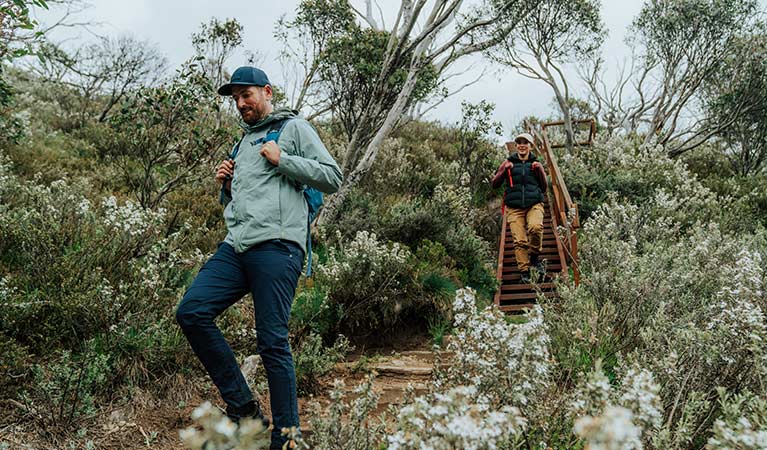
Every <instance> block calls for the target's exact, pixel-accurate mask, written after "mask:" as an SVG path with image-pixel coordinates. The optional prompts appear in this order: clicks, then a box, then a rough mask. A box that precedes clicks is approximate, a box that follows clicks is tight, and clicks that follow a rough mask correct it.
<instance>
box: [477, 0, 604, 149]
mask: <svg viewBox="0 0 767 450" xmlns="http://www.w3.org/2000/svg"><path fill="white" fill-rule="evenodd" d="M605 35H606V30H605V27H604V25H603V23H602V19H601V17H600V2H599V0H572V1H568V2H563V1H560V0H544V1H543V2H541V3H540V4H539V5H538V7H536V8H535V9H534V10H533V11H532V12H531V13H530V14H528V15H526V16H525V17H524V18H522V19H521V20H520V21H519V23H518V25H517V27H515V28H514V30H513V31H512V32H511V33H509V34H508V35H507V36H506V39H504V40H503V41H502V42H501V43H500V45H497V46H494V47H491V48H490V49H488V51H487V52H486V53H487V55H488V56H489V57H490V59H491V60H493V61H495V62H498V63H501V64H503V65H505V66H508V67H511V68H513V69H516V71H517V72H518V73H519V74H520V75H523V76H525V77H528V78H532V79H536V80H542V81H544V82H545V83H546V84H547V85H549V87H551V89H552V91H553V92H554V98H555V100H556V102H557V105H558V106H559V110H560V111H561V113H562V117H563V119H564V123H565V136H566V145H567V147H568V149H569V148H572V146H573V143H574V142H575V133H574V131H573V126H572V117H571V115H572V114H571V112H572V110H571V107H570V105H571V103H572V101H573V98H572V97H571V95H570V91H571V89H570V83H568V80H567V77H566V76H565V73H564V71H563V67H564V65H566V64H570V63H577V62H579V61H582V60H584V59H586V58H589V57H593V55H595V54H597V52H598V51H599V48H600V47H601V45H602V42H603V41H604V38H605Z"/></svg>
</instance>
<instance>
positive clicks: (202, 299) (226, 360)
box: [176, 240, 304, 440]
mask: <svg viewBox="0 0 767 450" xmlns="http://www.w3.org/2000/svg"><path fill="white" fill-rule="evenodd" d="M303 257H304V255H303V251H302V250H301V247H299V246H298V245H297V244H295V243H293V242H290V241H282V240H274V241H267V242H263V243H261V244H258V245H255V246H253V247H251V248H250V249H248V250H247V251H246V252H244V253H236V252H235V251H234V248H233V247H232V246H231V245H229V244H227V243H222V244H220V245H219V247H218V250H217V251H216V253H215V254H214V255H213V257H211V258H210V259H209V260H208V261H207V262H206V263H205V264H204V265H203V266H202V269H200V273H199V274H198V275H197V277H196V278H195V279H194V282H192V286H191V287H189V289H188V290H187V291H186V294H184V298H183V300H181V303H180V304H179V306H178V309H177V310H176V320H177V321H178V323H179V325H180V326H181V329H182V330H183V331H184V334H185V335H186V338H187V339H188V340H189V343H190V344H191V346H192V349H193V350H194V352H195V354H197V357H198V358H199V359H200V361H201V362H202V365H203V366H205V369H206V370H207V371H208V373H209V374H210V377H211V378H212V379H213V382H214V383H215V384H216V387H218V390H219V391H220V392H221V397H222V398H223V399H224V401H225V402H226V404H227V405H228V406H229V407H232V408H240V407H242V406H244V405H246V404H247V403H248V402H250V401H252V400H253V394H252V393H251V391H250V388H248V384H247V383H246V381H245V378H244V377H243V376H242V372H241V371H240V367H239V366H238V365H237V360H236V359H235V357H234V353H232V349H231V348H230V347H229V344H227V342H226V340H225V339H224V336H223V335H222V334H221V330H219V329H218V327H217V326H216V324H215V323H214V319H215V318H216V317H218V315H219V314H221V313H223V312H224V311H225V310H226V309H227V308H228V307H229V306H231V305H232V304H234V303H235V302H237V301H238V300H239V299H240V298H242V297H243V296H244V295H245V294H247V293H248V292H250V293H251V294H252V296H253V306H254V309H255V315H256V336H257V337H256V339H257V350H258V353H259V354H260V355H261V359H262V361H263V363H264V368H265V369H266V376H267V379H268V381H269V396H270V398H269V400H270V403H271V407H272V421H273V423H274V431H273V432H272V434H273V436H272V439H273V440H274V439H275V438H276V439H278V440H279V439H280V438H279V436H280V429H281V428H283V427H291V426H298V401H297V399H296V373H295V368H294V366H293V355H292V354H291V353H290V344H289V342H288V319H289V318H290V307H291V304H292V302H293V295H294V294H295V290H296V285H297V284H298V277H299V275H300V273H301V266H302V265H303Z"/></svg>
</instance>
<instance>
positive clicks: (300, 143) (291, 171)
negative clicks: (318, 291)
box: [224, 108, 343, 253]
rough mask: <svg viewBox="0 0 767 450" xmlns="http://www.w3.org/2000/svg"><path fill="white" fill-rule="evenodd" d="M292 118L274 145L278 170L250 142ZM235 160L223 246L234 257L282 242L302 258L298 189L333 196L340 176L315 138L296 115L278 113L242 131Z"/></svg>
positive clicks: (302, 205) (303, 213)
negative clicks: (293, 247)
mask: <svg viewBox="0 0 767 450" xmlns="http://www.w3.org/2000/svg"><path fill="white" fill-rule="evenodd" d="M286 118H291V120H290V121H288V122H287V123H285V125H284V126H283V128H282V133H281V134H280V137H279V140H278V141H277V145H279V147H280V151H281V153H280V164H279V166H274V165H272V163H270V162H269V161H268V160H267V159H266V157H264V156H261V154H260V152H261V144H256V143H255V141H256V140H257V139H259V138H261V137H263V136H265V135H266V133H267V132H268V131H269V129H270V125H271V124H272V123H273V122H275V121H277V120H282V119H286ZM245 132H246V134H245V136H244V138H243V139H242V141H241V142H240V148H239V151H238V152H237V155H236V157H235V164H234V176H233V177H232V190H231V195H230V196H225V204H226V208H225V209H224V220H225V222H226V226H227V228H228V229H229V233H228V234H227V235H226V239H225V242H226V243H228V244H230V245H232V247H234V250H235V251H236V252H238V253H243V252H245V251H246V250H247V249H248V248H250V247H252V246H253V245H256V244H259V243H261V242H264V241H269V240H273V239H284V240H288V241H292V242H295V243H296V244H298V245H300V246H301V248H302V249H303V251H304V253H306V237H307V220H308V213H309V211H308V206H307V205H306V200H304V194H303V185H306V186H311V187H313V188H316V189H318V190H320V191H322V192H324V193H327V194H330V193H333V192H336V191H337V190H338V188H339V187H340V186H341V182H342V180H343V175H342V174H341V170H340V169H339V168H338V164H336V162H335V160H333V157H332V156H330V153H329V152H328V150H327V149H326V148H325V145H324V144H323V143H322V141H320V137H319V136H318V135H317V132H316V131H315V130H314V128H313V127H312V126H311V124H309V122H307V121H306V120H304V119H302V118H299V117H297V115H296V112H295V111H291V110H289V109H287V108H284V109H277V110H275V111H273V112H272V113H271V114H269V115H268V116H266V118H264V119H263V120H262V121H260V122H258V123H256V124H254V125H250V126H247V127H245Z"/></svg>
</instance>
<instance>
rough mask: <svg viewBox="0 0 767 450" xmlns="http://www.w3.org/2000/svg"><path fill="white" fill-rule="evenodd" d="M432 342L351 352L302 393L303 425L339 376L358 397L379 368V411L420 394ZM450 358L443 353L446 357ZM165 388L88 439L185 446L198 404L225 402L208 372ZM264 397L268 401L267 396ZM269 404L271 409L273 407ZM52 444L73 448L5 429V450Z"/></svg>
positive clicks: (117, 444) (104, 422)
mask: <svg viewBox="0 0 767 450" xmlns="http://www.w3.org/2000/svg"><path fill="white" fill-rule="evenodd" d="M429 347H430V345H429V344H428V342H427V341H425V340H420V341H419V342H417V343H416V342H411V343H410V344H409V345H408V346H406V347H405V348H404V349H403V348H399V349H391V348H390V349H387V350H384V349H379V350H377V351H370V350H369V351H366V352H364V354H362V353H359V354H354V355H351V356H350V357H349V358H348V359H347V360H346V361H344V362H341V363H339V364H337V365H336V367H335V368H334V370H333V371H332V372H331V373H330V374H328V375H326V376H324V377H322V379H321V383H322V385H323V389H322V394H321V395H318V396H313V397H299V413H300V415H301V419H302V428H303V429H305V430H306V431H307V434H308V433H311V426H310V424H309V418H310V417H309V416H308V414H309V411H310V404H311V403H312V402H318V403H319V404H320V405H321V407H322V410H326V408H327V406H328V404H329V399H328V396H327V392H328V390H329V389H330V388H331V387H332V384H333V380H334V379H336V378H340V379H342V380H343V381H344V385H345V390H346V392H347V394H348V398H353V397H354V395H355V394H354V393H353V390H354V388H355V387H356V386H357V385H358V384H359V383H361V382H362V381H363V380H364V379H365V377H366V376H367V374H368V373H370V372H371V371H374V372H375V373H376V374H377V376H376V379H375V381H374V384H373V389H374V390H375V391H376V392H378V393H379V394H380V400H379V406H378V408H377V410H376V412H375V414H380V413H382V412H384V411H385V410H386V409H387V408H388V407H389V406H390V405H394V406H398V405H399V404H400V403H401V402H402V399H403V396H404V393H405V390H406V388H407V386H408V385H410V384H412V385H413V387H414V389H415V393H416V394H421V393H424V392H426V390H427V389H428V386H429V383H430V381H431V377H432V370H433V366H434V361H435V354H434V352H433V351H432V350H431V349H430V348H429ZM445 357H446V356H444V354H443V360H444V358H445ZM159 391H160V392H163V396H162V398H161V399H160V398H158V397H157V395H151V394H149V393H147V392H143V391H140V390H136V391H134V392H133V393H132V398H131V401H130V402H129V404H128V405H123V406H120V407H114V408H112V409H111V410H110V409H109V408H105V409H106V410H107V411H108V412H107V413H105V414H103V415H101V416H99V417H97V422H96V423H91V424H88V425H87V428H88V436H87V437H86V438H85V439H86V440H87V439H90V440H92V441H93V443H94V444H95V448H98V449H140V448H151V449H163V450H164V449H181V448H184V447H183V446H182V445H181V442H180V440H179V437H178V431H179V430H180V429H183V428H186V427H188V426H190V425H192V420H191V414H192V411H193V410H194V408H196V407H197V406H198V405H200V404H201V403H203V402H204V401H206V400H207V401H211V402H212V403H214V404H216V405H218V406H223V404H222V403H221V401H220V399H219V395H218V392H217V390H216V388H215V387H214V386H212V384H211V383H210V380H209V379H207V377H195V378H193V379H190V378H189V377H184V376H182V375H179V376H178V377H176V378H175V379H173V380H165V381H164V382H163V385H162V386H160V387H159ZM264 400H265V403H268V399H267V398H266V397H265V398H264ZM264 409H265V410H266V411H265V412H267V414H268V412H269V411H268V408H264ZM78 441H79V442H85V441H84V440H83V441H81V440H78ZM3 444H5V445H6V447H3ZM52 444H54V445H53V448H65V447H67V445H66V444H67V442H66V441H65V440H62V441H56V440H55V439H54V438H49V439H48V440H46V441H45V444H42V443H41V437H40V433H39V432H35V431H31V430H29V427H28V426H24V427H22V426H21V425H15V426H14V425H12V426H8V427H5V428H3V429H0V449H2V448H8V449H48V448H52Z"/></svg>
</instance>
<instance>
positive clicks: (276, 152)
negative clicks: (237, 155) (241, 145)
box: [261, 141, 281, 166]
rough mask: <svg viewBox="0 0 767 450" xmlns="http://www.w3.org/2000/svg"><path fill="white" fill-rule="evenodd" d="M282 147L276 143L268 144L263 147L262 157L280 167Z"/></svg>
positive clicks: (270, 142)
mask: <svg viewBox="0 0 767 450" xmlns="http://www.w3.org/2000/svg"><path fill="white" fill-rule="evenodd" d="M280 153H281V151H280V146H279V145H277V143H276V142H274V141H269V142H266V143H265V144H264V145H263V146H262V147H261V156H263V157H264V158H266V159H267V160H269V162H270V163H272V164H273V165H275V166H279V165H280Z"/></svg>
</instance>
